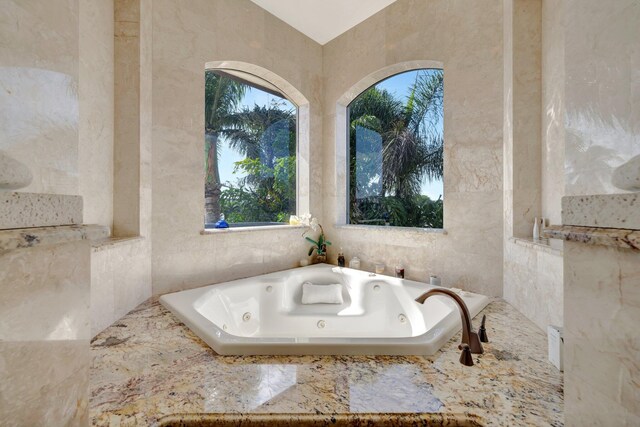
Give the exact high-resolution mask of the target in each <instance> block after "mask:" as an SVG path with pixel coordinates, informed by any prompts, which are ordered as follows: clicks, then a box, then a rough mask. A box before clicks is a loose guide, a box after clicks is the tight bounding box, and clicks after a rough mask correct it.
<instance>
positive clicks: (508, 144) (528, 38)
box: [503, 0, 564, 331]
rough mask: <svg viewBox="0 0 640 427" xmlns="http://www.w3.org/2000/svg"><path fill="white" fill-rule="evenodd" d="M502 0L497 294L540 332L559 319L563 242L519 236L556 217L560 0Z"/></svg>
mask: <svg viewBox="0 0 640 427" xmlns="http://www.w3.org/2000/svg"><path fill="white" fill-rule="evenodd" d="M504 5H505V24H506V25H505V129H504V130H505V159H506V160H505V164H504V168H505V198H504V212H505V223H504V227H505V241H504V283H503V286H504V298H505V299H506V300H507V301H508V302H509V303H510V304H512V305H513V306H514V307H516V308H517V309H518V310H520V311H521V312H522V313H523V314H525V315H526V316H527V317H528V318H529V319H531V320H532V321H534V323H535V324H536V325H538V326H539V327H540V328H541V329H542V330H544V331H546V329H547V326H548V325H551V324H552V325H558V326H562V323H563V317H562V290H563V278H562V268H563V267H562V243H561V242H559V244H558V245H557V247H556V248H554V249H552V248H550V247H545V246H542V245H538V244H533V243H531V242H527V241H526V240H530V239H531V238H532V234H533V219H534V217H548V218H550V217H553V219H551V218H550V219H551V221H556V223H557V221H559V220H560V200H559V199H560V195H561V194H562V192H563V186H562V184H561V183H562V182H563V173H564V171H563V164H562V159H563V155H562V154H563V152H564V145H563V141H562V139H561V135H562V129H563V122H562V119H563V117H562V112H561V111H560V108H561V105H562V98H561V96H562V88H563V87H564V80H563V75H562V69H563V65H564V62H563V61H564V57H563V56H562V48H561V47H560V48H559V47H558V46H557V44H556V40H555V37H557V36H558V34H560V35H561V34H562V28H561V27H560V25H561V22H562V21H561V19H562V17H561V15H560V11H561V10H560V9H561V2H560V0H509V1H506V2H504ZM546 32H548V34H547V33H546ZM559 40H560V41H561V40H562V39H559ZM552 183H553V184H552ZM556 197H557V198H558V200H557V201H556V200H555V198H556ZM514 237H515V238H514Z"/></svg>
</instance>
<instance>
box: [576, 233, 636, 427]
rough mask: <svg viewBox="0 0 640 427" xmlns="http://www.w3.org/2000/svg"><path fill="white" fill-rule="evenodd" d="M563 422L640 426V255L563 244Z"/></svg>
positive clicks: (579, 244) (612, 249)
mask: <svg viewBox="0 0 640 427" xmlns="http://www.w3.org/2000/svg"><path fill="white" fill-rule="evenodd" d="M565 259H566V263H565V269H566V271H565V297H564V301H565V303H564V311H565V336H564V342H565V357H564V364H565V366H564V368H565V387H564V391H565V425H567V426H568V427H573V426H576V427H577V426H585V425H594V426H595V425H599V426H623V425H629V426H637V425H640V387H638V384H640V357H638V349H639V348H640V335H639V334H638V324H640V253H639V252H638V251H633V250H631V249H618V248H611V247H604V246H592V245H585V244H582V243H574V242H565Z"/></svg>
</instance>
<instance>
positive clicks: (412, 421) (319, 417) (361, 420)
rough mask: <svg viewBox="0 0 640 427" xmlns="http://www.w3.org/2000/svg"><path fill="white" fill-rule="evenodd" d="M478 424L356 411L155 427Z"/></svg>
mask: <svg viewBox="0 0 640 427" xmlns="http://www.w3.org/2000/svg"><path fill="white" fill-rule="evenodd" d="M274 425H277V426H279V427H349V426H363V425H365V426H369V425H375V426H381V427H404V426H422V425H428V426H433V427H454V426H456V427H481V426H482V425H483V424H482V418H480V417H478V416H476V415H472V414H436V413H423V414H419V413H391V412H388V413H360V414H330V415H325V414H296V413H290V414H224V413H222V414H206V413H202V414H176V415H167V416H165V417H162V418H161V419H160V420H159V422H158V426H159V427H196V426H197V427H236V426H238V427H240V426H242V427H270V426H274Z"/></svg>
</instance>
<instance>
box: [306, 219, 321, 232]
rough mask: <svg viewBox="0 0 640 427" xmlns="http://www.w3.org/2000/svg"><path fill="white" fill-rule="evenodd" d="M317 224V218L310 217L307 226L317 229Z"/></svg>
mask: <svg viewBox="0 0 640 427" xmlns="http://www.w3.org/2000/svg"><path fill="white" fill-rule="evenodd" d="M319 225H320V224H319V223H318V218H311V221H310V222H309V227H311V229H312V230H313V231H318V226H319Z"/></svg>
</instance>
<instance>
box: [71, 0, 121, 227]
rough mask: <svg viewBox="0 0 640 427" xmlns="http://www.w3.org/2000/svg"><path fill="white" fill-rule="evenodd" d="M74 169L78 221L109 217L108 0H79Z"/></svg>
mask: <svg viewBox="0 0 640 427" xmlns="http://www.w3.org/2000/svg"><path fill="white" fill-rule="evenodd" d="M79 13H80V18H79V23H80V24H79V25H80V33H79V40H80V41H79V48H80V53H79V55H80V79H79V85H78V96H79V103H80V122H79V129H78V133H79V146H78V175H79V180H78V182H79V194H80V195H81V196H82V198H83V201H84V223H86V224H101V225H106V226H108V227H111V226H112V223H113V115H114V104H113V84H114V80H113V61H114V51H113V25H114V23H113V0H100V1H95V0H80V6H79Z"/></svg>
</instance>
